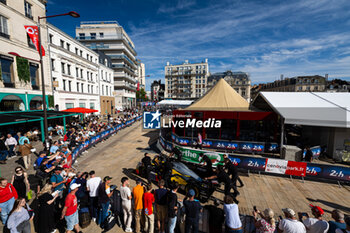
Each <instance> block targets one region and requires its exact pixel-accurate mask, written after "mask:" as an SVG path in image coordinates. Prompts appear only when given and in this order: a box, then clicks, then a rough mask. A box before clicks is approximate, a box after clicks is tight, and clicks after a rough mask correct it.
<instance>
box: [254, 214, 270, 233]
mask: <svg viewBox="0 0 350 233" xmlns="http://www.w3.org/2000/svg"><path fill="white" fill-rule="evenodd" d="M258 215H260V216H261V219H258V218H257V217H258ZM253 216H254V222H255V227H256V233H270V232H275V228H276V222H275V219H274V212H273V210H272V209H270V208H267V209H265V210H264V211H263V212H262V213H261V212H260V211H259V210H256V211H255V210H254V211H253Z"/></svg>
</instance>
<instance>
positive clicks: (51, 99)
mask: <svg viewBox="0 0 350 233" xmlns="http://www.w3.org/2000/svg"><path fill="white" fill-rule="evenodd" d="M47 98H48V101H49V108H54V107H55V100H54V98H53V95H48V96H47Z"/></svg>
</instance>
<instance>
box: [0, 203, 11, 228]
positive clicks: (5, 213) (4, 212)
mask: <svg viewBox="0 0 350 233" xmlns="http://www.w3.org/2000/svg"><path fill="white" fill-rule="evenodd" d="M13 204H15V198H14V197H13V198H11V199H10V200H8V201H6V202H3V203H0V208H1V221H2V223H3V224H4V225H5V224H6V222H7V218H8V217H9V213H10V212H11V210H12V208H13Z"/></svg>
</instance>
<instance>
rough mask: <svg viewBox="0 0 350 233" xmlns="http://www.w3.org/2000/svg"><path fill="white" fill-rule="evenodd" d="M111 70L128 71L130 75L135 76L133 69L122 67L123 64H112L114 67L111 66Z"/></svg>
mask: <svg viewBox="0 0 350 233" xmlns="http://www.w3.org/2000/svg"><path fill="white" fill-rule="evenodd" d="M112 68H116V69H126V70H128V71H130V72H131V73H132V74H134V75H135V71H134V70H133V69H131V68H130V67H128V66H126V65H124V64H114V65H112Z"/></svg>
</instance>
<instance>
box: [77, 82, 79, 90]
mask: <svg viewBox="0 0 350 233" xmlns="http://www.w3.org/2000/svg"><path fill="white" fill-rule="evenodd" d="M77 92H79V83H77Z"/></svg>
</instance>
